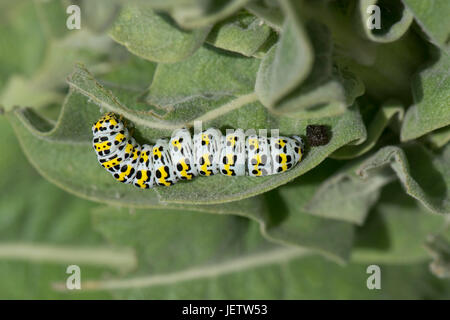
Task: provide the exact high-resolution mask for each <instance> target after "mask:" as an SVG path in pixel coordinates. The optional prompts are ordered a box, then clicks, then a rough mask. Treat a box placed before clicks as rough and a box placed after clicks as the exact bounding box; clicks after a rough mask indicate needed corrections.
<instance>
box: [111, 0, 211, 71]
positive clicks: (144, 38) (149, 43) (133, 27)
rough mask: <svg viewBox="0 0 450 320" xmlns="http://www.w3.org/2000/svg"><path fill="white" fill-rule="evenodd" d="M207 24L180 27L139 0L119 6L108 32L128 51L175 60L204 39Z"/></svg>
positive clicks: (185, 56)
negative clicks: (199, 26) (197, 27)
mask: <svg viewBox="0 0 450 320" xmlns="http://www.w3.org/2000/svg"><path fill="white" fill-rule="evenodd" d="M209 30H210V28H209V27H206V28H202V29H198V30H193V31H185V30H182V29H180V28H179V27H178V26H177V25H176V24H175V23H174V22H173V21H172V19H171V18H170V17H169V16H167V15H165V14H161V13H159V14H158V13H155V12H154V11H153V10H152V9H151V6H149V5H145V4H143V3H142V2H141V3H140V4H139V5H137V4H130V5H127V6H125V7H124V8H122V11H121V12H120V15H119V17H118V18H117V19H116V21H115V22H114V24H113V26H112V28H111V31H110V35H111V37H112V38H113V39H114V40H115V41H117V42H118V43H120V44H122V45H124V46H126V47H127V48H128V50H130V51H131V52H132V53H134V54H136V55H138V56H140V57H142V58H145V59H148V60H150V61H155V62H165V63H167V62H176V61H180V60H184V59H186V58H187V57H189V56H190V55H192V54H193V53H194V52H195V51H196V50H197V49H198V48H199V47H200V46H201V45H202V44H203V42H204V41H205V39H206V36H207V35H208V32H209Z"/></svg>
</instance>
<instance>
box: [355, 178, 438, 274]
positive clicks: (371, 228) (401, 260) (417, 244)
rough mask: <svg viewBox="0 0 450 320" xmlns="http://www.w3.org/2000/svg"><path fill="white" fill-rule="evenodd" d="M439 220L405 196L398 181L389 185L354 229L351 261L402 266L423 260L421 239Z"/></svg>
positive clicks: (425, 258)
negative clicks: (364, 221) (362, 221)
mask: <svg viewBox="0 0 450 320" xmlns="http://www.w3.org/2000/svg"><path fill="white" fill-rule="evenodd" d="M443 222H444V217H442V216H438V215H433V214H430V213H429V212H427V211H426V210H424V208H423V207H422V206H420V205H419V203H418V202H416V201H414V200H413V199H411V198H409V197H408V196H406V195H405V194H404V193H403V192H402V190H401V187H400V185H399V184H398V183H395V184H391V185H389V186H388V187H386V188H385V189H383V192H382V195H381V197H380V200H379V201H378V203H377V205H376V206H375V207H374V208H373V209H372V211H371V212H370V215H369V218H368V219H367V222H366V223H365V224H364V226H363V227H361V228H359V229H358V230H357V232H356V237H355V248H354V250H353V254H352V260H353V261H357V262H364V263H376V264H378V263H386V264H402V265H406V264H411V263H418V262H426V261H428V260H429V257H428V254H427V252H426V250H425V248H424V244H425V241H426V239H427V238H428V236H429V234H430V233H434V232H435V231H436V230H438V229H440V228H441V226H442V224H443Z"/></svg>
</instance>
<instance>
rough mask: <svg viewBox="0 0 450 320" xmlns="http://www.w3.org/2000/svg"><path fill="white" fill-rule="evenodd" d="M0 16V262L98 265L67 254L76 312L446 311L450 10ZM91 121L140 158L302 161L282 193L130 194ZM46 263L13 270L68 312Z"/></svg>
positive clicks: (404, 2)
mask: <svg viewBox="0 0 450 320" xmlns="http://www.w3.org/2000/svg"><path fill="white" fill-rule="evenodd" d="M73 4H75V5H76V6H77V7H78V8H79V9H80V10H79V14H80V15H79V17H77V16H71V15H73V14H77V13H76V11H73V12H71V11H66V9H67V7H68V6H69V5H73ZM0 7H1V10H0V17H1V18H2V19H0V20H1V22H0V43H1V50H0V66H1V67H0V104H1V106H2V109H1V110H2V113H3V115H2V116H1V118H2V119H1V120H2V122H1V125H2V126H1V127H0V129H1V130H2V137H3V138H4V141H5V144H4V145H3V144H2V146H3V147H4V148H3V150H2V154H4V155H5V156H3V155H2V157H3V161H2V162H0V165H1V166H2V170H3V172H4V173H3V175H4V176H5V178H4V181H3V182H2V184H1V187H2V188H3V189H2V190H4V192H3V193H2V195H0V197H1V198H2V201H3V200H4V201H5V203H10V204H11V205H9V206H6V205H5V206H0V230H10V232H5V233H1V234H2V235H1V242H4V243H6V242H8V243H10V242H13V243H15V242H17V243H22V242H24V241H28V242H31V243H37V248H40V246H41V245H42V243H44V244H48V245H54V246H64V245H69V244H70V246H71V248H77V246H79V247H83V248H84V249H85V250H94V252H96V251H95V250H104V251H101V252H102V254H103V255H100V254H99V255H98V257H99V258H97V259H93V258H92V255H90V256H89V257H91V258H89V257H86V256H83V254H82V253H83V251H81V253H80V252H79V251H76V252H75V253H74V257H78V256H77V254H79V255H80V261H81V262H80V265H81V267H82V268H83V266H85V265H86V268H87V269H86V270H88V271H86V274H84V275H83V281H82V287H83V288H84V289H86V290H83V294H84V295H86V297H92V298H95V297H103V298H105V297H106V298H152V299H154V298H159V299H177V298H187V299H192V298H200V299H201V298H204V299H205V298H206V299H222V298H230V299H254V298H267V299H296V298H313V299H336V298H339V299H345V298H349V299H352V298H354V299H360V298H388V299H396V298H412V299H420V298H448V297H450V283H449V281H448V280H447V278H448V277H449V276H450V230H449V229H448V216H447V215H448V214H449V213H450V190H449V187H450V146H449V144H448V142H449V141H450V51H449V50H450V48H449V41H448V40H449V34H450V20H449V19H448V17H449V16H450V2H449V1H448V0H436V1H429V2H428V1H422V0H390V1H387V0H386V1H385V0H378V1H376V0H359V1H358V0H302V1H300V0H226V1H214V0H201V1H200V0H171V1H166V0H165V1H159V0H153V1H137V0H134V1H119V0H114V1H104V0H101V1H87V0H86V1H83V0H82V1H73V2H69V1H59V0H49V1H25V0H24V1H15V2H9V1H8V2H6V1H5V2H4V3H3V2H0ZM68 19H72V20H74V19H75V20H76V19H80V21H79V22H80V23H79V25H78V26H77V27H75V28H70V23H69V22H68ZM78 27H79V28H78ZM106 112H114V113H115V114H118V115H121V116H122V117H123V119H124V121H125V123H126V124H127V126H128V129H129V130H132V132H133V136H134V137H135V139H136V140H137V141H138V142H139V143H150V144H154V143H155V141H156V140H157V139H159V138H167V137H170V135H171V133H172V132H173V131H174V130H175V129H177V128H180V127H183V126H188V127H189V126H190V125H192V124H193V123H195V122H196V121H202V126H203V128H209V127H214V128H218V129H220V130H222V131H223V132H225V130H226V129H229V128H232V129H236V128H242V129H244V130H248V129H254V130H259V129H267V130H270V129H278V130H279V132H280V134H281V135H284V136H293V135H298V136H301V137H302V138H304V140H305V141H306V146H305V152H304V155H303V159H302V161H301V162H300V163H299V164H297V165H296V166H295V167H294V168H292V169H291V170H289V171H287V172H285V173H282V174H277V175H272V176H266V177H258V178H255V177H224V176H221V175H214V176H212V177H200V178H197V179H194V180H192V181H185V182H179V183H177V184H176V185H173V186H171V187H155V188H152V189H148V190H139V189H138V188H132V187H129V186H126V185H122V184H119V183H116V182H115V181H114V179H112V178H111V177H110V175H109V174H108V173H107V172H105V170H103V169H102V168H101V167H100V166H99V165H98V163H97V160H96V155H95V152H94V151H93V149H92V144H91V143H92V131H91V126H92V124H93V123H94V122H95V121H96V120H97V119H98V118H100V117H101V116H102V115H103V114H104V113H106ZM5 119H6V120H5ZM6 122H9V124H10V125H11V127H12V128H13V130H14V134H12V132H11V130H10V126H7V125H6ZM18 145H20V147H21V151H19V150H18ZM23 155H25V156H26V158H27V159H28V160H29V162H30V163H31V164H32V166H33V167H34V168H35V169H36V170H37V171H38V173H39V174H40V176H42V177H44V178H45V179H46V180H48V181H50V182H51V183H52V184H48V183H47V182H46V181H44V180H42V179H39V178H37V176H36V175H35V173H34V171H33V170H31V169H29V168H28V167H27V166H28V164H27V163H26V162H25V161H18V160H14V159H21V158H23ZM24 168H26V169H24ZM19 173H21V174H19ZM30 177H32V178H30ZM14 185H15V186H17V187H14V188H13V187H11V186H14ZM54 185H56V187H55V186H54ZM61 189H63V190H65V191H67V192H68V193H71V194H73V195H75V196H72V195H69V194H67V193H65V192H64V191H61ZM11 190H15V191H14V194H20V195H21V197H18V196H16V197H14V196H12V191H11ZM27 194H28V195H31V194H33V195H35V194H37V195H39V196H35V197H27V196H26V195H27ZM66 198H67V200H65V201H62V200H61V199H66ZM28 199H29V200H28ZM85 199H88V200H89V201H86V200H85ZM14 201H16V202H17V203H18V202H27V201H29V203H30V206H29V207H30V208H31V209H30V210H28V211H27V214H24V213H23V208H22V206H20V205H13V204H14V203H15V202H14ZM33 201H34V202H33ZM43 201H44V202H45V203H46V204H47V206H46V207H45V208H47V211H48V213H44V212H42V211H43V210H37V209H36V206H35V205H37V207H38V208H39V204H40V203H41V202H43ZM61 215H63V216H64V217H65V219H63V221H62V218H61ZM24 221H26V223H25V222H24ZM55 221H56V222H55ZM64 221H66V222H65V223H64ZM57 222H58V223H57ZM69 222H70V223H69ZM11 225H14V226H15V227H14V228H12V227H11ZM44 225H45V228H44V227H43V226H44ZM26 230H35V234H34V236H27V234H28V233H27V232H25V231H26ZM13 231H14V232H13ZM82 235H83V236H82ZM80 237H81V238H82V239H80ZM107 245H108V246H107ZM111 245H112V247H111ZM99 248H100V249H99ZM101 248H103V249H101ZM104 248H107V249H104ZM1 251H2V245H1V244H0V253H1ZM69 252H71V251H70V250H69ZM54 255H55V257H54V259H50V260H51V261H49V262H48V263H49V264H48V265H47V264H45V265H37V266H36V265H34V264H33V263H31V262H29V263H31V264H27V266H26V268H31V270H34V269H33V268H41V269H42V270H44V271H42V272H43V273H44V274H47V276H45V277H44V278H43V279H40V280H39V281H41V282H42V283H43V284H42V286H40V287H39V288H42V291H39V290H37V291H36V294H37V297H54V295H57V296H58V297H59V295H61V296H62V297H67V296H68V294H67V292H64V288H63V287H62V284H63V283H64V281H65V280H64V279H65V278H64V277H65V276H66V275H65V274H58V275H55V274H56V272H57V271H56V270H59V269H58V268H56V267H55V266H54V264H55V263H56V264H58V263H62V262H65V260H64V259H63V258H61V257H59V256H58V251H55V252H54ZM6 256H7V254H6ZM1 257H3V255H1V254H0V259H2V258H1ZM101 257H105V258H104V259H102V258H101ZM113 257H117V259H114V258H113ZM24 259H25V260H26V259H27V257H24ZM74 259H75V258H74ZM90 259H91V260H90ZM75 260H76V259H75ZM76 262H77V261H74V262H73V263H75V264H76ZM371 265H376V266H379V267H380V270H381V278H382V284H383V287H382V288H381V290H369V289H368V286H366V280H367V278H368V277H369V276H370V273H367V272H368V270H372V269H370V268H369V269H367V268H368V266H371ZM5 268H10V269H8V270H10V271H11V270H13V269H15V270H17V268H19V267H17V266H16V267H14V266H13V265H8V266H6V267H5ZM24 268H25V267H24ZM11 272H12V271H11ZM30 272H31V271H30ZM8 274H9V273H8ZM16 276H17V277H19V276H20V274H17V275H16ZM0 277H6V273H5V272H0ZM5 281H6V280H5ZM46 281H47V282H46ZM2 282H4V281H2ZM48 283H51V284H53V287H52V288H53V289H51V290H50V291H51V292H50V291H48V292H47V291H46V290H49V289H48V288H47V287H48ZM367 284H368V283H367ZM31 285H32V284H30V286H31ZM369 287H370V286H369ZM5 288H6V287H5ZM44 288H45V289H44ZM58 289H59V291H58ZM88 289H90V290H88ZM2 290H3V291H2ZM5 290H6V289H3V288H0V296H5V297H6V296H7V295H8V292H6V291H5ZM99 293H101V294H100V295H98V294H99ZM17 297H22V295H21V293H18V294H17Z"/></svg>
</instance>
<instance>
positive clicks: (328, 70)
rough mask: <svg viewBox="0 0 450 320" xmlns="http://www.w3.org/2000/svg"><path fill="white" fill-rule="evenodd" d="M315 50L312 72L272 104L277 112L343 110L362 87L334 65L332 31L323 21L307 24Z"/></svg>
mask: <svg viewBox="0 0 450 320" xmlns="http://www.w3.org/2000/svg"><path fill="white" fill-rule="evenodd" d="M306 29H307V31H308V34H309V36H310V37H311V39H312V45H313V49H314V52H315V59H314V64H313V66H312V70H311V73H310V74H309V75H308V77H307V78H306V79H305V80H304V81H303V82H302V83H301V84H300V85H299V86H298V87H297V88H295V89H294V91H293V92H291V93H290V94H288V95H287V96H285V97H284V98H283V99H281V100H280V101H279V102H278V103H277V104H276V105H274V106H273V108H271V111H273V112H274V113H277V114H288V115H295V116H296V117H298V118H320V117H323V116H332V115H337V114H342V113H343V112H344V111H345V109H346V107H347V106H350V105H352V104H353V103H354V100H355V98H356V97H357V96H360V95H362V94H363V93H364V87H363V85H362V83H361V81H359V79H357V78H355V76H354V75H353V74H352V73H350V72H348V71H347V70H343V69H339V68H338V67H337V66H333V61H332V47H333V43H332V40H331V34H330V32H329V30H328V29H327V27H326V26H325V25H322V24H319V23H316V22H314V21H312V22H310V23H308V24H307V28H306Z"/></svg>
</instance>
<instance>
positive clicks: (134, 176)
mask: <svg viewBox="0 0 450 320" xmlns="http://www.w3.org/2000/svg"><path fill="white" fill-rule="evenodd" d="M92 133H93V147H94V150H95V151H96V153H97V158H98V161H99V163H100V164H101V165H102V166H103V167H104V168H105V169H106V170H108V171H109V172H110V173H111V174H112V175H113V177H114V178H115V179H117V180H118V181H120V182H123V183H128V184H133V185H135V186H136V187H139V188H143V189H148V188H151V187H153V186H154V185H160V186H170V185H173V184H174V183H176V182H177V181H178V180H191V179H192V178H193V177H195V176H197V175H202V176H211V175H214V174H217V173H219V172H220V173H221V174H223V175H227V176H244V175H249V176H267V175H272V174H277V173H281V172H284V171H287V170H289V169H291V168H292V167H294V166H295V165H296V164H297V163H298V162H299V161H301V159H302V155H303V152H304V144H303V141H302V139H301V138H300V137H298V136H293V137H292V138H289V137H270V138H267V137H262V136H258V135H250V136H248V137H246V135H245V134H244V131H243V130H242V129H236V130H234V132H233V133H230V134H227V135H225V136H223V135H222V133H221V132H220V131H219V130H217V129H214V128H209V129H207V130H205V131H202V132H200V133H197V134H194V136H193V137H191V134H190V132H189V131H188V130H187V129H178V130H175V131H174V132H173V134H172V137H171V139H170V140H169V141H168V140H166V139H159V140H157V141H156V143H155V145H154V146H150V145H147V144H144V145H142V146H141V145H139V144H138V143H137V142H136V140H134V138H133V137H131V135H130V134H129V132H128V130H127V128H126V127H125V125H124V124H123V122H122V121H120V120H119V118H118V117H117V116H116V115H115V114H113V113H108V114H106V115H104V116H103V117H102V118H100V120H98V121H97V122H96V123H95V124H94V125H93V126H92Z"/></svg>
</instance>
